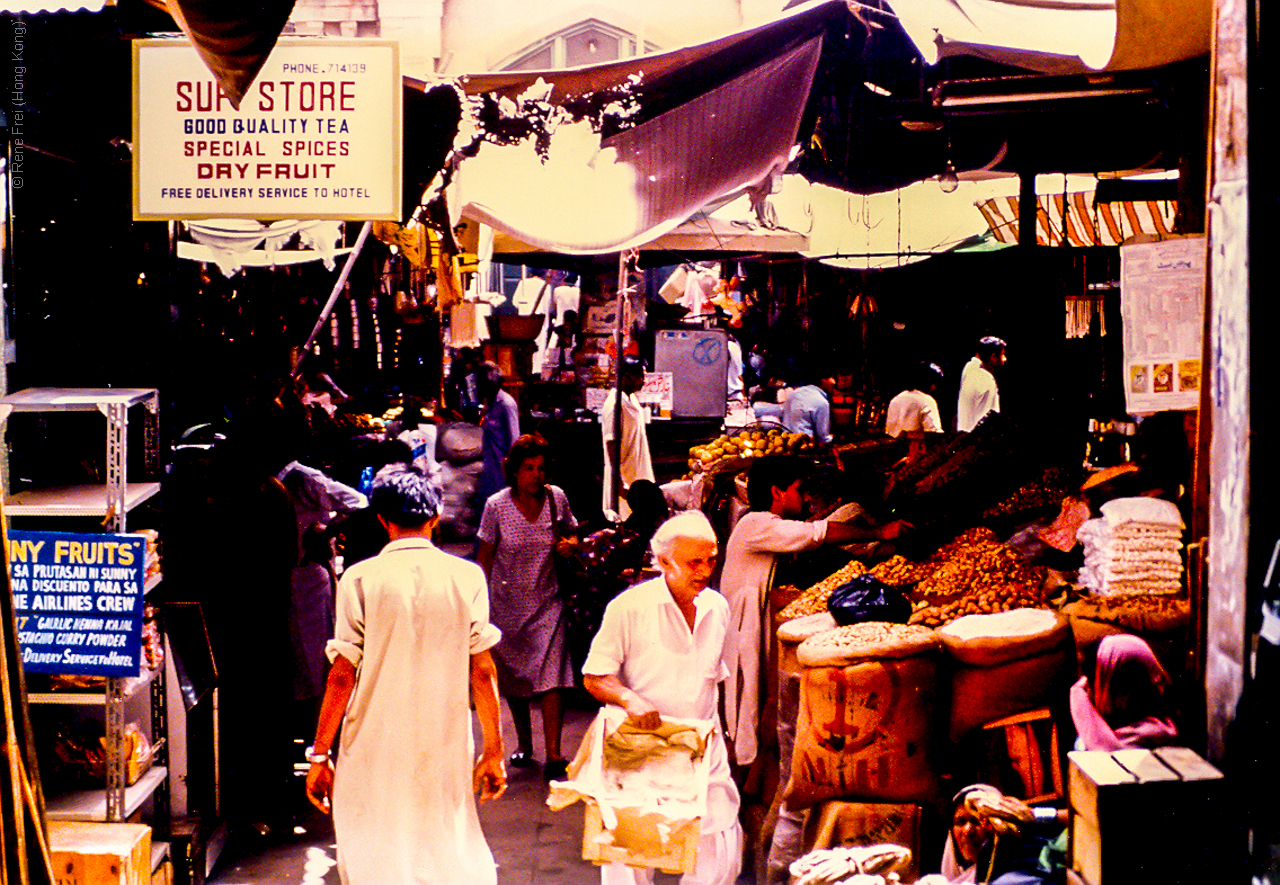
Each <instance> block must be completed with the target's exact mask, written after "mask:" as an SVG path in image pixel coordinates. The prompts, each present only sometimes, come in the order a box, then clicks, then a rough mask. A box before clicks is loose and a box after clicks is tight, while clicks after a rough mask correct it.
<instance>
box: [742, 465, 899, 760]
mask: <svg viewBox="0 0 1280 885" xmlns="http://www.w3.org/2000/svg"><path fill="white" fill-rule="evenodd" d="M809 470H810V467H809V464H808V463H807V462H806V461H804V460H803V459H800V458H795V457H791V456H786V455H776V456H771V457H767V458H760V459H758V460H757V461H756V462H755V463H754V464H752V465H751V470H750V472H749V474H748V476H747V505H748V506H749V507H750V508H751V512H749V513H747V514H746V515H744V516H743V517H742V519H740V520H738V524H737V525H736V526H734V528H733V531H732V532H731V533H730V535H729V542H728V544H727V545H726V548H725V560H724V572H723V575H722V577H721V581H720V587H721V591H722V592H723V593H724V595H725V598H726V599H727V600H728V601H729V610H730V619H729V641H728V644H727V646H726V650H725V655H726V661H727V662H728V664H729V670H730V673H731V676H730V679H729V682H728V683H727V691H726V698H725V713H726V717H727V719H728V726H729V731H730V735H731V737H732V738H733V740H734V756H735V758H736V760H737V763H738V764H739V765H748V764H750V763H751V762H752V761H754V759H755V756H756V731H757V729H758V727H759V715H760V704H761V702H762V698H761V697H760V690H759V689H760V667H761V663H762V660H763V654H764V637H763V635H762V630H763V622H762V616H761V612H763V611H764V601H765V598H766V594H767V593H768V590H769V587H768V584H769V575H770V574H771V573H772V571H773V566H774V561H775V559H776V558H777V555H778V554H779V553H794V552H796V551H799V550H811V549H813V548H815V547H818V546H820V545H822V544H824V543H834V544H848V543H851V542H853V541H868V540H882V541H891V540H894V539H895V538H899V537H901V536H902V535H904V534H905V533H906V532H908V531H910V529H911V528H912V526H911V524H910V523H907V522H904V521H902V520H896V521H894V522H891V523H887V524H885V525H883V526H876V527H874V528H870V529H867V528H862V527H860V526H856V525H852V524H848V523H828V522H827V521H826V520H820V521H818V522H805V521H804V516H805V502H804V493H803V491H802V485H803V482H804V479H805V477H806V476H807V475H808V473H809ZM739 675H740V676H741V680H740V681H741V683H742V688H741V691H740V692H739V690H738V682H739V679H738V677H739Z"/></svg>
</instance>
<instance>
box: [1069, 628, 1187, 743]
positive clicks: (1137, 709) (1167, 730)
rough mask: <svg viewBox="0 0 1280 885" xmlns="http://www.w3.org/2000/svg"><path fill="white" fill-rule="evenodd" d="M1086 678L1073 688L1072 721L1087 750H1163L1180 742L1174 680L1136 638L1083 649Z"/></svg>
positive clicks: (1116, 637) (1115, 638) (1117, 637)
mask: <svg viewBox="0 0 1280 885" xmlns="http://www.w3.org/2000/svg"><path fill="white" fill-rule="evenodd" d="M1082 656H1083V661H1082V662H1081V669H1082V670H1083V671H1084V675H1083V676H1081V677H1080V681H1078V682H1077V683H1076V684H1075V685H1073V686H1071V693H1070V702H1071V721H1072V722H1073V723H1074V724H1075V727H1076V734H1077V736H1078V744H1079V748H1080V749H1084V750H1107V751H1112V750H1123V749H1126V748H1129V747H1163V746H1165V745H1167V744H1172V743H1174V742H1175V741H1177V739H1178V729H1177V727H1176V726H1175V725H1174V724H1173V719H1172V712H1173V710H1172V707H1173V705H1172V704H1171V703H1170V702H1169V697H1168V690H1169V674H1168V673H1166V672H1165V669H1164V667H1162V666H1160V662H1159V661H1157V660H1156V656H1155V655H1154V654H1153V653H1152V651H1151V647H1150V646H1149V645H1147V643H1146V642H1145V641H1143V640H1142V639H1141V638H1139V637H1137V636H1132V635H1130V634H1127V633H1116V634H1112V635H1110V636H1104V637H1102V638H1101V639H1100V640H1098V641H1097V642H1094V643H1090V644H1089V645H1087V646H1085V648H1084V649H1083V655H1082Z"/></svg>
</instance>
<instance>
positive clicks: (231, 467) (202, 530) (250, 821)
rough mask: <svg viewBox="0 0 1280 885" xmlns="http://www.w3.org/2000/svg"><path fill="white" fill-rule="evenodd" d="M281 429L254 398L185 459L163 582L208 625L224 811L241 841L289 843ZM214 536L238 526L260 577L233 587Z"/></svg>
mask: <svg viewBox="0 0 1280 885" xmlns="http://www.w3.org/2000/svg"><path fill="white" fill-rule="evenodd" d="M283 426H284V425H283V422H282V417H281V409H280V407H279V405H278V404H276V403H273V402H270V401H266V400H265V398H264V399H254V400H250V401H248V402H246V403H245V404H244V406H242V407H241V408H240V409H238V410H237V411H236V413H235V414H234V416H233V418H232V421H231V424H230V428H229V430H228V435H227V439H226V440H225V441H224V442H220V443H218V444H217V445H215V446H214V447H213V448H212V449H211V450H208V451H207V452H204V451H201V450H198V449H185V450H179V451H178V452H176V453H175V458H174V470H173V473H172V474H170V475H167V476H166V479H165V483H166V485H165V490H166V491H165V498H166V510H167V513H166V526H165V542H164V543H165V556H166V559H165V572H166V575H165V577H166V579H167V580H168V581H170V582H171V583H170V584H169V585H168V586H169V587H171V588H173V590H174V591H176V592H180V593H181V594H182V595H180V596H177V599H178V600H180V601H187V600H190V601H195V602H199V603H200V609H201V611H202V612H203V614H204V617H205V619H206V622H207V629H208V635H209V642H210V645H211V646H212V649H213V655H214V661H215V663H216V664H217V674H218V716H219V721H220V723H221V727H220V728H219V729H218V734H217V749H218V774H219V777H220V785H221V807H220V810H221V813H222V815H223V817H224V819H225V820H226V821H227V823H228V825H229V828H230V831H231V836H232V838H234V839H240V838H241V837H243V836H248V837H250V838H254V839H256V838H258V837H260V836H269V835H272V834H273V833H278V832H285V833H288V832H289V831H290V829H292V820H291V819H290V818H291V817H292V815H293V812H294V811H295V810H296V809H294V808H292V807H290V803H289V802H287V801H286V797H290V798H292V797H294V796H296V785H295V784H291V783H290V781H291V780H292V778H291V776H290V772H291V768H290V766H291V765H292V763H293V761H294V759H293V757H294V756H296V754H297V748H296V746H295V744H294V739H295V737H297V736H298V735H295V733H294V730H293V725H294V723H293V722H292V721H291V720H290V716H289V712H288V711H289V710H290V704H291V702H292V701H293V675H292V673H293V667H294V663H293V655H292V648H291V642H290V629H289V608H290V595H291V594H290V579H291V577H292V572H293V567H294V566H295V565H297V562H298V527H297V521H296V519H295V515H294V510H293V503H292V502H291V501H290V499H289V493H288V492H287V491H285V488H284V486H283V485H282V484H281V483H280V481H279V480H278V479H276V476H275V474H276V473H277V472H278V471H279V469H280V465H281V463H283V461H285V460H287V459H288V454H287V453H281V452H278V451H276V448H277V447H276V446H275V445H272V443H274V442H276V441H277V440H278V439H279V438H280V434H274V433H273V434H271V435H269V436H267V437H266V438H265V440H264V430H271V431H282V430H283ZM264 441H265V442H266V443H267V444H266V445H264ZM197 453H199V455H200V456H204V455H205V454H207V455H208V457H209V461H208V473H205V472H203V470H202V469H201V464H202V463H203V462H201V461H196V460H193V459H192V456H193V455H196V454H197ZM212 526H235V527H236V531H238V532H243V533H244V537H245V538H248V539H251V543H252V545H253V565H252V568H247V569H244V570H243V572H242V573H241V574H237V576H236V578H235V580H227V572H226V569H225V568H221V567H219V564H220V563H222V562H224V560H225V557H226V536H225V534H224V533H223V532H220V531H213V530H211V527H212ZM246 612H252V614H251V615H250V616H246ZM305 728H307V729H309V728H310V723H307V724H306V726H305ZM301 734H307V731H303V732H301Z"/></svg>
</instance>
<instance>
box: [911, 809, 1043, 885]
mask: <svg viewBox="0 0 1280 885" xmlns="http://www.w3.org/2000/svg"><path fill="white" fill-rule="evenodd" d="M1059 820H1060V816H1059V814H1058V811H1057V809H1053V808H1044V809H1038V808H1031V807H1030V806H1029V805H1027V804H1026V803H1024V802H1022V801H1020V800H1018V799H1014V798H1013V797H1010V796H1006V795H1004V794H1003V793H1001V792H1000V791H999V790H997V789H996V788H995V787H993V786H990V785H989V784H971V785H969V786H967V787H965V788H964V789H963V790H961V791H960V792H959V793H957V794H956V795H955V797H954V798H952V800H951V826H950V827H949V829H948V830H947V841H946V844H945V845H944V847H943V851H942V864H941V869H940V871H939V873H938V874H934V875H929V876H925V877H923V878H921V879H920V880H919V882H920V885H965V883H975V885H983V883H991V885H1040V883H1046V882H1051V881H1057V880H1058V879H1060V878H1061V877H1060V876H1058V875H1056V872H1055V871H1053V870H1050V869H1049V868H1048V867H1047V866H1046V865H1044V864H1042V862H1041V852H1042V851H1043V849H1044V848H1045V847H1046V845H1047V844H1048V842H1047V839H1046V838H1044V837H1043V836H1042V835H1041V834H1039V833H1037V832H1036V829H1037V826H1038V825H1039V826H1044V827H1046V828H1050V827H1057V826H1058V824H1059Z"/></svg>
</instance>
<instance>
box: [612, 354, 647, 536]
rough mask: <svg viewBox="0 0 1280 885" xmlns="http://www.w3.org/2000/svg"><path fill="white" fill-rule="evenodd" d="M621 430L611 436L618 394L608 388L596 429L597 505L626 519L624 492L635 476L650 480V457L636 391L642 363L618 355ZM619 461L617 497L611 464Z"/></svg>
mask: <svg viewBox="0 0 1280 885" xmlns="http://www.w3.org/2000/svg"><path fill="white" fill-rule="evenodd" d="M621 371H622V432H621V436H620V437H619V438H618V439H615V438H614V427H613V425H614V415H615V412H616V410H617V403H618V394H617V391H615V390H611V391H609V393H607V394H606V395H605V398H604V406H603V407H602V408H601V409H600V432H601V436H602V437H603V439H604V491H603V494H602V496H601V497H602V502H601V507H602V509H603V510H604V512H605V515H606V516H608V515H609V514H611V513H616V514H617V515H618V516H619V517H620V518H621V519H626V518H627V516H628V515H629V514H630V512H631V510H630V508H629V507H628V506H627V502H626V497H625V492H626V490H627V488H628V487H630V485H631V484H632V483H633V482H635V481H636V480H638V479H647V480H649V481H650V482H653V480H654V473H653V458H652V456H651V455H650V454H649V436H648V431H647V430H646V427H647V425H648V423H649V411H648V409H646V408H645V407H644V406H642V405H641V404H640V400H639V399H638V398H637V397H636V394H637V393H639V392H640V390H641V389H643V387H644V363H643V362H641V361H640V360H639V359H638V358H636V357H632V356H624V357H623V358H622V369H621ZM615 463H617V464H620V465H621V470H620V473H621V474H622V486H621V488H620V489H619V490H618V491H619V497H620V498H621V500H617V501H615V500H614V497H613V465H614V464H615Z"/></svg>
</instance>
